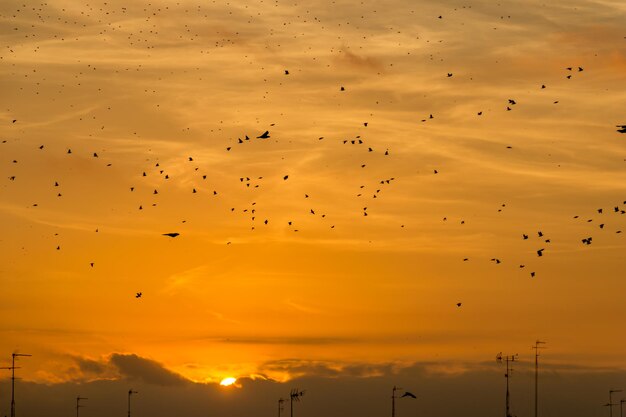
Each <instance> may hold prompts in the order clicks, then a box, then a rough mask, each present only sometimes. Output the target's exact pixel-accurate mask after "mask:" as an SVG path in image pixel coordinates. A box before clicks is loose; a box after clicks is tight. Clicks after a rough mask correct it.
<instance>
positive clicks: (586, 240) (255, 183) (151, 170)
mask: <svg viewBox="0 0 626 417" xmlns="http://www.w3.org/2000/svg"><path fill="white" fill-rule="evenodd" d="M105 4H106V3H105ZM23 7H24V8H26V5H24V6H23ZM101 10H103V9H101ZM198 10H200V6H198ZM186 12H187V11H186ZM16 13H18V14H19V11H17V12H16ZM90 13H92V14H93V15H95V14H96V13H97V11H96V10H91V11H90ZM117 13H118V14H119V15H124V14H126V13H127V9H126V8H125V7H123V8H122V9H120V10H117ZM154 13H156V11H155V12H154ZM159 13H164V11H163V10H161V9H159ZM198 13H200V12H198ZM36 14H37V15H38V16H39V18H40V19H41V20H44V18H45V16H44V15H43V13H40V12H37V13H36ZM107 14H108V13H107ZM103 18H104V17H102V16H101V17H100V19H103ZM435 18H438V19H442V16H441V15H440V16H438V17H437V16H435ZM74 23H75V24H76V22H74ZM68 24H69V23H68ZM107 26H109V27H108V29H107V30H110V31H115V30H116V27H115V26H114V25H111V24H108V25H107ZM16 30H17V29H16ZM151 32H152V31H151ZM155 32H156V30H155ZM187 32H189V33H187V34H186V35H187V36H189V39H190V40H189V42H192V41H194V40H195V39H197V38H198V36H199V35H197V34H193V33H191V32H190V29H188V30H187ZM55 36H56V35H55ZM142 36H143V38H142ZM68 38H69V37H68ZM156 39H157V34H156V33H151V34H143V35H139V34H138V33H132V34H130V35H129V36H128V40H127V41H128V42H129V44H130V45H133V46H134V45H137V44H145V47H146V48H147V49H149V50H153V49H154V48H155V47H157V42H156ZM14 42H18V41H14ZM232 42H233V41H232V40H229V39H226V38H225V39H222V40H221V41H218V42H216V45H215V47H216V48H223V47H224V46H225V45H227V44H230V43H232ZM7 48H8V49H9V51H11V52H8V53H7V54H8V55H7V56H11V54H12V53H13V49H12V46H11V45H8V46H7ZM203 53H208V51H203ZM93 70H94V71H95V70H96V68H93ZM564 71H566V75H565V78H566V79H568V80H571V79H572V78H575V77H576V76H578V75H581V76H583V75H584V74H580V73H582V72H583V71H584V68H583V67H582V66H578V65H575V66H570V67H566V68H565V69H564ZM279 72H280V73H281V75H283V76H284V77H291V78H293V77H295V76H297V73H296V72H295V71H293V70H291V71H290V69H281V70H280V71H279ZM441 78H443V79H453V80H454V79H456V78H457V76H456V75H455V72H445V73H443V74H441ZM337 87H338V88H337ZM334 88H335V92H336V91H337V90H339V92H340V93H341V94H350V91H349V89H348V88H346V87H345V86H344V85H339V86H335V87H334ZM536 88H537V89H538V90H539V89H541V90H544V89H546V88H548V87H547V86H546V84H541V85H540V86H539V85H538V86H537V87H536ZM518 103H520V100H518V99H517V98H508V99H507V101H506V102H501V103H500V105H501V106H502V107H501V111H502V112H509V111H513V110H514V109H516V108H519V106H523V105H524V104H518ZM558 103H559V101H558V100H555V101H553V104H558ZM476 110H479V109H475V110H473V112H472V115H474V112H475V114H476V116H483V115H484V114H485V112H486V110H485V109H481V110H479V111H476ZM9 113H10V112H9ZM433 113H435V112H433ZM433 113H430V112H425V113H422V114H425V116H421V117H418V118H417V119H419V120H421V123H431V122H436V117H435V114H433ZM7 120H8V122H9V123H8V124H9V125H11V126H12V127H14V128H20V123H21V120H18V119H17V118H14V117H13V116H10V117H9V118H8V119H7ZM26 122H27V123H26V125H28V120H26ZM369 125H370V122H369V121H361V122H359V126H354V130H355V132H356V131H358V130H357V128H359V129H362V130H363V129H365V130H366V129H368V126H369ZM274 127H275V124H274V123H272V124H268V125H266V128H265V129H263V131H262V132H258V133H254V134H251V133H247V134H244V135H240V137H237V138H236V140H235V139H233V138H226V137H224V138H222V139H223V141H224V142H223V145H226V146H223V147H222V148H221V149H222V150H223V149H225V150H226V152H228V154H229V155H231V154H234V153H235V152H237V151H238V149H240V148H238V147H240V146H248V145H250V144H254V143H255V142H270V141H269V139H274V140H282V139H283V138H281V137H280V135H275V134H274V133H271V132H270V130H272V129H273V128H274ZM617 127H618V130H617V132H619V133H626V125H617ZM104 128H105V127H104V126H102V128H101V129H102V130H104ZM25 129H28V127H27V128H25ZM2 132H3V133H2V134H3V136H4V137H5V138H6V139H3V140H2V144H4V145H5V146H8V145H9V144H10V143H12V142H14V141H16V140H17V139H15V136H13V135H14V134H15V130H10V129H9V128H8V126H5V128H3V130H2ZM49 140H51V141H55V142H56V141H61V140H62V139H61V138H50V139H49ZM316 141H317V142H319V141H324V142H328V141H332V146H335V145H336V146H337V147H339V146H343V145H345V147H344V149H346V148H350V149H351V150H354V152H353V154H354V153H357V152H360V153H358V155H359V156H360V157H363V158H365V157H366V155H369V154H371V155H374V154H375V155H376V156H380V157H381V158H387V159H386V160H385V161H386V163H387V164H388V165H389V166H393V164H394V160H393V158H394V156H395V155H396V154H401V153H402V150H401V149H397V150H395V149H394V150H393V151H394V152H392V151H391V150H390V147H389V146H383V147H378V146H376V145H375V144H374V143H371V142H370V140H368V139H367V135H364V134H363V133H359V134H355V135H353V136H352V137H341V138H332V139H328V138H327V137H326V136H317V135H316V136H315V137H312V138H311V142H316ZM230 142H233V143H230ZM324 142H322V143H324ZM377 143H380V142H377ZM46 144H47V143H46ZM46 144H37V145H33V146H32V151H33V152H36V151H41V152H45V151H47V148H46ZM88 146H89V144H88V143H86V144H85V148H87V147H88ZM507 149H512V146H507ZM80 152H82V155H83V156H84V155H85V154H89V155H90V156H91V158H101V156H102V155H105V153H103V151H101V150H99V149H98V150H88V151H87V150H86V149H81V151H80ZM1 154H2V155H7V151H1ZM65 154H66V155H67V156H68V157H71V156H74V155H76V151H75V150H74V151H73V150H72V149H71V148H69V147H68V148H67V150H66V151H65ZM106 156H107V157H108V160H107V161H106V162H105V165H106V166H107V167H111V166H112V165H113V164H114V163H115V161H114V160H113V159H112V158H113V156H112V155H106ZM56 157H58V155H55V158H56ZM224 157H225V156H224ZM199 159H200V158H198V157H196V156H189V157H188V159H187V162H188V163H190V164H192V165H194V166H193V168H192V169H193V171H194V173H195V175H196V178H197V179H198V180H199V181H207V174H201V173H200V172H199V171H200V166H199V164H196V162H197V161H198V160H199ZM370 160H371V159H370ZM380 161H381V159H379V160H378V162H380ZM152 163H153V166H150V167H137V172H138V173H139V172H141V174H140V176H141V177H142V178H147V177H152V176H153V175H157V176H158V178H160V180H162V181H168V180H170V179H173V178H174V174H170V173H169V172H168V169H167V167H166V165H167V164H166V163H163V162H154V161H152ZM9 164H11V165H13V166H17V165H18V164H19V162H18V160H17V158H9ZM359 167H360V168H361V169H366V168H368V163H366V162H365V161H363V162H362V163H360V164H359ZM10 169H11V168H10V167H9V168H8V170H10ZM429 172H432V175H440V174H441V173H442V168H440V167H436V168H432V171H429ZM170 175H172V176H170ZM290 175H292V174H291V173H284V174H283V175H282V176H281V177H277V178H271V179H269V181H272V182H273V183H276V182H279V181H280V180H281V179H282V181H289V180H290V179H291V178H292V177H290ZM350 175H352V174H350ZM444 175H445V174H444ZM232 177H233V178H234V179H235V180H238V181H239V183H240V184H242V186H243V187H245V189H250V190H258V189H261V188H263V184H264V181H266V180H267V178H266V177H265V176H259V175H242V174H240V173H234V174H232ZM7 180H8V181H10V182H11V183H16V184H19V182H20V177H19V175H18V174H13V173H11V174H10V175H9V176H8V177H7ZM368 181H370V182H369V183H367V182H366V180H365V179H364V180H363V181H362V182H363V183H362V184H360V185H359V188H358V189H357V190H354V196H355V197H356V198H360V199H362V200H363V199H365V198H371V199H377V201H378V200H379V199H381V196H382V195H383V190H384V189H385V188H386V187H389V186H391V185H392V183H393V182H394V181H396V177H383V178H378V179H377V180H376V181H374V182H372V181H371V180H368ZM50 183H51V184H52V187H54V189H55V190H58V191H56V196H57V197H59V198H61V197H63V193H62V192H61V189H62V188H63V187H62V184H61V183H59V181H57V180H51V181H50ZM153 183H154V181H153V180H152V179H151V180H150V181H149V182H147V183H146V184H143V185H142V184H135V185H132V186H131V187H130V192H135V191H136V190H139V189H146V188H148V187H149V186H150V185H149V184H153ZM228 191H230V190H227V191H225V193H227V192H228ZM189 192H190V193H192V194H202V193H204V192H205V190H204V189H202V188H201V187H199V186H195V185H194V186H191V187H189ZM160 193H161V190H160V189H159V188H158V187H157V188H154V189H153V190H152V195H153V196H156V195H159V194H160ZM207 193H208V194H209V195H210V196H212V197H215V198H219V197H221V194H222V191H221V190H220V191H218V189H217V188H215V189H213V188H208V191H207ZM313 194H314V193H313V192H311V191H308V190H303V192H302V194H301V198H302V199H303V200H305V201H312V200H313V198H312V196H313ZM157 204H158V203H157V202H156V201H154V202H148V203H141V204H140V205H139V206H138V207H137V208H138V210H144V207H148V206H152V207H156V206H157ZM610 204H611V209H610V210H608V209H607V210H605V209H597V214H598V215H599V217H600V219H599V220H598V219H596V218H589V219H586V222H587V223H589V227H590V228H591V230H593V231H594V233H608V232H609V224H613V223H616V224H617V225H618V226H616V227H615V228H614V229H613V232H614V233H616V234H619V233H622V230H621V229H620V228H619V225H620V224H623V223H619V220H617V219H616V218H617V216H620V215H623V214H625V210H624V207H626V201H623V202H622V201H619V202H611V203H610ZM32 206H33V207H38V206H39V204H38V203H33V205H32ZM369 206H370V205H369V204H368V203H364V204H362V205H361V207H362V209H360V210H359V216H362V217H367V216H369V213H371V210H369V211H368V208H369ZM505 207H506V204H502V205H501V206H500V207H499V208H498V212H502V211H503V210H504V209H505ZM228 209H229V211H230V212H236V213H241V214H242V215H244V216H245V217H246V219H247V220H248V221H249V227H250V230H252V231H254V230H256V229H257V227H260V225H262V226H267V225H269V224H270V223H271V222H272V221H273V219H272V218H271V216H267V217H266V216H265V215H264V216H262V217H258V216H259V211H260V205H257V201H255V200H250V201H249V203H248V204H247V205H246V206H244V207H229V208H228ZM306 212H307V214H308V215H311V216H317V217H318V218H319V219H326V218H327V213H324V212H323V211H322V210H320V209H319V208H317V207H315V206H314V205H310V206H307V207H306ZM609 216H613V217H609ZM574 219H581V216H579V215H576V216H574ZM622 219H623V218H622ZM443 220H444V221H447V217H444V218H443ZM622 221H623V220H622ZM184 222H185V221H183V223H184ZM284 223H285V224H284V226H286V227H288V228H291V230H292V231H293V232H299V231H300V230H301V228H300V226H297V227H296V224H297V220H296V219H295V218H294V219H288V220H286V221H285V222H284ZM460 224H465V220H461V221H460ZM596 224H597V227H596V226H595V225H596ZM325 227H327V228H329V229H335V227H336V224H335V223H333V222H332V221H330V222H329V223H326V224H325ZM401 227H402V228H404V224H402V225H401ZM96 231H98V230H97V229H96ZM594 233H591V231H590V232H589V235H585V236H582V237H581V238H580V241H581V244H582V245H584V246H589V245H591V244H592V242H594V240H593V239H594V236H595V234H594ZM161 234H162V236H164V237H167V238H172V239H173V238H179V239H180V238H181V236H183V235H184V232H182V231H180V230H175V231H167V230H164V231H162V233H161ZM521 238H522V240H524V241H529V242H532V243H533V245H534V246H533V248H531V249H529V251H528V253H534V254H535V255H536V257H537V258H544V257H547V256H549V254H550V245H552V239H551V238H548V237H546V236H545V235H544V233H543V232H542V231H537V232H532V233H531V232H522V234H521ZM596 241H597V239H596ZM226 243H228V244H231V243H232V242H231V241H228V242H226ZM60 249H61V246H60V245H56V250H60ZM490 260H491V262H493V263H494V264H496V265H500V264H505V263H506V261H507V260H506V259H503V258H500V257H492V258H490ZM463 261H469V258H463ZM526 264H527V263H526V262H525V263H522V264H519V268H520V269H524V268H526ZM90 266H91V267H94V262H90ZM535 266H536V265H535ZM529 275H530V277H533V278H534V277H536V276H537V269H535V267H533V268H532V270H531V271H529ZM142 295H143V293H142V292H136V293H135V297H136V298H137V299H139V298H142ZM456 306H457V307H461V306H462V302H457V303H456ZM407 394H408V393H407ZM407 394H405V395H407Z"/></svg>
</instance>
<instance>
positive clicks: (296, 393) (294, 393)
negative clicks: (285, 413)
mask: <svg viewBox="0 0 626 417" xmlns="http://www.w3.org/2000/svg"><path fill="white" fill-rule="evenodd" d="M303 395H304V391H300V390H298V388H294V389H292V390H291V392H290V393H289V398H290V400H291V401H290V406H291V409H290V412H291V414H290V415H291V417H293V402H294V401H296V402H298V401H300V397H302V396H303Z"/></svg>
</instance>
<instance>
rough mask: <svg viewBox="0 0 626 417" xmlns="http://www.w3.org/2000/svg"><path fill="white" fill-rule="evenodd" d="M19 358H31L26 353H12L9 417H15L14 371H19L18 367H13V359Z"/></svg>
mask: <svg viewBox="0 0 626 417" xmlns="http://www.w3.org/2000/svg"><path fill="white" fill-rule="evenodd" d="M20 356H33V355H29V354H27V353H12V354H11V359H12V364H11V417H15V370H16V369H19V367H17V368H16V367H15V358H17V357H20Z"/></svg>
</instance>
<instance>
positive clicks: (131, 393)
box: [128, 389, 139, 417]
mask: <svg viewBox="0 0 626 417" xmlns="http://www.w3.org/2000/svg"><path fill="white" fill-rule="evenodd" d="M133 394H139V393H138V392H137V391H133V390H132V389H129V390H128V417H130V396H131V395H133Z"/></svg>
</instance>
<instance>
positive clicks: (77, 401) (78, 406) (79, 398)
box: [76, 395, 89, 417]
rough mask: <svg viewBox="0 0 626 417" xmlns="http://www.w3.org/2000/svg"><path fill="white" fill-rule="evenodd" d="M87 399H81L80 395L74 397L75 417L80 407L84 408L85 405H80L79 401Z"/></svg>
mask: <svg viewBox="0 0 626 417" xmlns="http://www.w3.org/2000/svg"><path fill="white" fill-rule="evenodd" d="M88 399H89V398H87V397H81V396H80V395H79V396H78V397H76V417H78V409H79V408H81V407H86V405H80V400H88Z"/></svg>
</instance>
